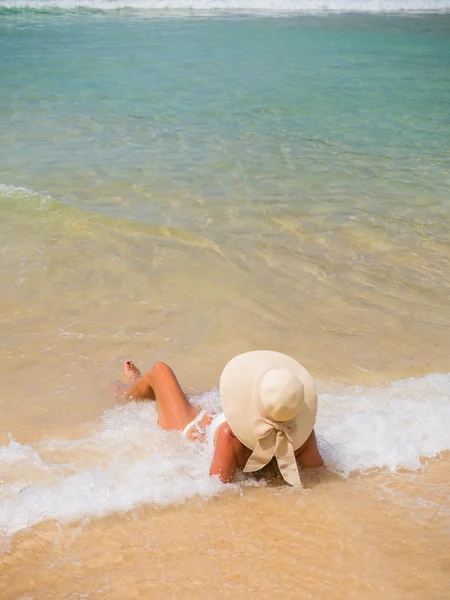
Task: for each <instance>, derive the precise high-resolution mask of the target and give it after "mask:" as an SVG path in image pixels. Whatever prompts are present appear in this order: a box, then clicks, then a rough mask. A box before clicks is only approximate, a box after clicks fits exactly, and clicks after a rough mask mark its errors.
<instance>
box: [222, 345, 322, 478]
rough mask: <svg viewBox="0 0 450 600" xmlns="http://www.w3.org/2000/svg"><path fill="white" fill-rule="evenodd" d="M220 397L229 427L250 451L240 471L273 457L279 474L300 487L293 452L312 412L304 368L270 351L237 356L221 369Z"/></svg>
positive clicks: (312, 391) (313, 401) (311, 389)
mask: <svg viewBox="0 0 450 600" xmlns="http://www.w3.org/2000/svg"><path fill="white" fill-rule="evenodd" d="M220 400H221V404H222V409H223V412H224V415H225V417H226V419H227V422H228V424H229V426H230V428H231V431H232V432H233V433H234V435H235V436H236V437H237V438H238V440H240V441H241V442H242V443H243V444H244V446H247V448H249V449H250V450H252V451H253V452H252V455H251V456H250V458H249V459H248V461H247V464H246V465H245V468H244V472H246V473H249V472H254V471H258V470H259V469H262V468H263V467H264V466H265V465H267V464H268V463H269V462H270V461H271V460H272V458H273V456H275V457H276V460H277V463H278V466H279V468H280V472H281V475H282V476H283V478H284V479H285V480H286V481H287V482H288V483H290V484H291V485H294V486H301V481H300V475H299V472H298V466H297V462H296V459H295V455H294V452H295V451H296V450H298V448H300V447H301V446H302V445H303V444H304V443H305V442H306V440H307V439H308V437H309V436H310V434H311V432H312V430H313V427H314V423H315V420H316V413H317V392H316V388H315V385H314V381H313V379H312V377H311V375H310V374H309V373H308V371H307V370H306V369H305V367H303V366H302V365H301V364H300V363H298V362H297V361H296V360H294V359H293V358H291V357H290V356H287V355H286V354H282V353H281V352H273V351H272V350H254V351H252V352H245V353H244V354H239V355H238V356H235V357H234V358H233V359H232V360H231V361H230V362H229V363H228V364H227V365H226V366H225V368H224V370H223V371H222V375H221V376H220Z"/></svg>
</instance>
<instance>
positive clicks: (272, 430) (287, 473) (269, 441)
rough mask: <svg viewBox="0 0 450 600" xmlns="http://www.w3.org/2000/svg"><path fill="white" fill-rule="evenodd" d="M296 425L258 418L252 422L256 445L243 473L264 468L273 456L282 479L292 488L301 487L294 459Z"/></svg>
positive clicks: (290, 422)
mask: <svg viewBox="0 0 450 600" xmlns="http://www.w3.org/2000/svg"><path fill="white" fill-rule="evenodd" d="M296 428H297V424H296V422H295V420H292V421H285V422H280V421H273V420H272V419H269V418H266V417H258V418H257V419H255V421H254V422H253V432H254V434H255V436H256V439H257V443H256V446H255V449H254V450H253V452H252V454H251V456H250V458H249V459H248V461H247V464H246V465H245V468H244V472H245V473H253V472H254V471H259V469H262V468H263V467H265V466H266V465H267V464H268V463H269V462H270V461H271V460H272V458H273V456H274V455H275V457H276V460H277V463H278V467H279V469H280V472H281V475H282V476H283V478H284V479H285V480H286V481H287V482H288V483H290V484H291V485H293V486H296V487H302V484H301V481H300V475H299V472H298V466H297V461H296V459H295V454H294V447H293V436H294V434H295V430H296Z"/></svg>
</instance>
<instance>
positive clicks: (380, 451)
mask: <svg viewBox="0 0 450 600" xmlns="http://www.w3.org/2000/svg"><path fill="white" fill-rule="evenodd" d="M197 401H198V403H199V404H200V405H202V406H205V407H207V408H208V409H210V410H211V409H217V408H218V404H219V399H218V394H217V391H216V390H213V391H212V392H209V393H208V394H203V395H201V396H200V397H198V399H197ZM449 422H450V375H428V376H427V377H424V378H423V379H407V380H402V381H397V382H395V383H393V384H392V385H391V386H389V387H387V388H369V387H368V388H363V387H352V388H341V389H339V390H338V391H335V392H333V393H329V392H328V393H322V394H321V396H320V412H319V418H318V421H317V426H316V431H317V433H318V438H319V444H320V447H321V451H322V452H323V455H324V458H325V460H326V463H327V465H328V467H329V468H330V469H331V470H333V471H335V472H337V473H339V474H341V475H342V476H347V475H348V474H349V473H351V472H352V471H359V472H361V473H364V472H367V471H370V470H373V469H377V468H385V469H389V470H390V471H396V470H398V469H408V470H416V469H418V468H420V467H421V461H422V460H423V458H431V457H435V456H437V455H438V454H439V453H441V452H443V451H445V450H448V449H450V430H449V428H448V423H449ZM210 460H211V455H210V453H209V452H208V451H207V450H206V449H205V448H199V447H196V446H195V445H193V444H192V443H190V442H187V441H186V440H185V439H184V438H182V437H181V436H180V435H179V434H177V433H172V432H165V431H163V430H162V429H161V428H160V427H158V426H157V424H156V414H155V409H154V406H153V405H152V404H134V403H132V404H129V405H128V406H125V407H120V408H116V409H114V410H111V411H109V412H107V413H105V415H104V417H103V419H102V423H101V426H100V427H99V428H98V431H96V432H95V433H94V434H93V435H91V436H90V437H88V438H86V439H78V440H55V441H45V442H41V443H39V444H35V445H33V447H30V446H23V445H21V444H19V443H17V442H15V441H11V442H10V443H9V445H8V446H3V447H0V481H3V482H4V483H3V485H2V487H1V488H0V531H1V532H2V533H3V534H5V535H11V534H13V533H14V532H17V531H19V530H21V529H24V528H26V527H29V526H31V525H33V524H35V523H39V522H40V521H44V520H47V519H59V520H63V521H71V520H78V519H83V518H86V517H101V516H104V515H106V514H109V513H112V512H115V511H127V510H129V509H131V508H133V507H135V506H138V505H141V504H153V505H160V506H161V505H167V504H177V503H182V502H184V501H185V500H186V499H187V498H190V497H192V496H194V495H200V496H201V497H202V498H209V497H211V496H213V495H215V494H218V493H220V492H221V491H222V490H224V489H225V486H223V485H222V484H221V483H220V482H219V481H218V480H217V479H215V478H211V477H209V464H210Z"/></svg>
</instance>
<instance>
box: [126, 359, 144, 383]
mask: <svg viewBox="0 0 450 600" xmlns="http://www.w3.org/2000/svg"><path fill="white" fill-rule="evenodd" d="M123 376H124V377H125V379H126V380H127V381H129V382H130V383H131V382H134V381H136V379H138V378H139V377H142V375H141V372H140V371H139V369H138V368H137V367H136V365H135V364H134V363H133V362H132V361H131V360H127V362H126V363H125V364H124V365H123Z"/></svg>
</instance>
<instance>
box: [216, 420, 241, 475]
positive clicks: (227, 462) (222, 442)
mask: <svg viewBox="0 0 450 600" xmlns="http://www.w3.org/2000/svg"><path fill="white" fill-rule="evenodd" d="M250 454H251V452H250V450H249V449H248V448H246V447H245V446H244V444H242V443H241V442H240V441H239V440H238V439H237V437H235V436H234V434H233V433H232V431H231V429H230V426H229V425H228V423H222V425H219V427H218V428H217V431H216V434H215V449H214V456H213V459H212V461H211V467H210V470H209V474H210V475H218V476H219V477H220V479H221V480H222V481H223V482H224V483H231V482H232V481H233V479H234V475H235V473H236V470H237V468H238V467H242V466H244V465H245V463H246V461H247V459H248V457H249V456H250Z"/></svg>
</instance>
